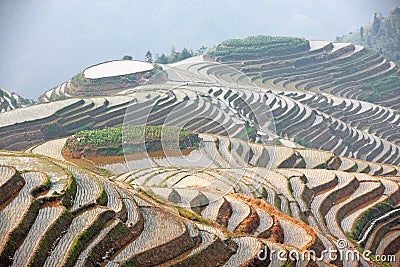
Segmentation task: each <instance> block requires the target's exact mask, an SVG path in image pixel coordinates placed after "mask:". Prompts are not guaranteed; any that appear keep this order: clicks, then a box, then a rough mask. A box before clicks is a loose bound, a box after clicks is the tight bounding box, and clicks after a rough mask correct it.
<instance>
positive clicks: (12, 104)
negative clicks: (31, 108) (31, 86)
mask: <svg viewBox="0 0 400 267" xmlns="http://www.w3.org/2000/svg"><path fill="white" fill-rule="evenodd" d="M33 103H35V102H34V101H33V100H31V99H26V98H23V97H21V96H19V95H17V94H15V93H10V92H8V91H7V90H4V89H1V88H0V112H6V111H10V110H13V109H17V108H21V107H25V106H28V105H31V104H33Z"/></svg>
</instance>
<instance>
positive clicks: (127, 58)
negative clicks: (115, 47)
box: [122, 55, 133, 60]
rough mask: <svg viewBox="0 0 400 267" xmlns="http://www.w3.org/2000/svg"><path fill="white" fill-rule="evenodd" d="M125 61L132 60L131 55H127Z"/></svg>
mask: <svg viewBox="0 0 400 267" xmlns="http://www.w3.org/2000/svg"><path fill="white" fill-rule="evenodd" d="M122 59H123V60H132V59H133V58H132V56H131V55H125V56H124V57H123V58H122Z"/></svg>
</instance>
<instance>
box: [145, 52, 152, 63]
mask: <svg viewBox="0 0 400 267" xmlns="http://www.w3.org/2000/svg"><path fill="white" fill-rule="evenodd" d="M144 60H145V61H147V62H150V63H153V55H152V54H151V52H150V51H147V53H146V55H145V56H144Z"/></svg>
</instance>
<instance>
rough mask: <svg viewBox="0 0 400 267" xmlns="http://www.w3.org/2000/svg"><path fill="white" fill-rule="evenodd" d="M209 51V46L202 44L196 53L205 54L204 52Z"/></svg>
mask: <svg viewBox="0 0 400 267" xmlns="http://www.w3.org/2000/svg"><path fill="white" fill-rule="evenodd" d="M206 51H207V47H205V46H204V45H202V46H201V47H200V48H199V49H197V51H196V54H197V55H204V53H205V52H206Z"/></svg>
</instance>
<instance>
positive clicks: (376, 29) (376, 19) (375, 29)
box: [371, 13, 381, 35]
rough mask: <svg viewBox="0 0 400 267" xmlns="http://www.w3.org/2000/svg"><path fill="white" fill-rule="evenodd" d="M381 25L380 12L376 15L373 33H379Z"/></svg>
mask: <svg viewBox="0 0 400 267" xmlns="http://www.w3.org/2000/svg"><path fill="white" fill-rule="evenodd" d="M380 27H381V19H380V18H379V17H378V13H375V15H374V21H373V22H372V28H371V31H372V34H373V35H377V34H378V33H379V28H380Z"/></svg>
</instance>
